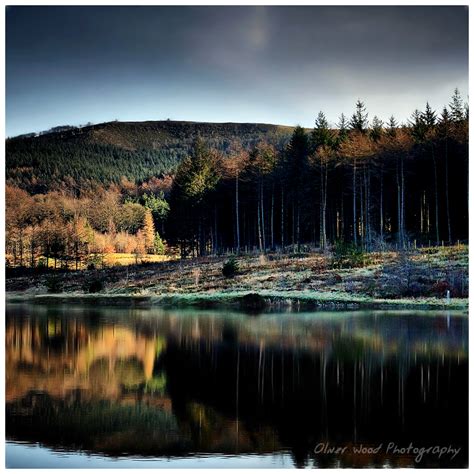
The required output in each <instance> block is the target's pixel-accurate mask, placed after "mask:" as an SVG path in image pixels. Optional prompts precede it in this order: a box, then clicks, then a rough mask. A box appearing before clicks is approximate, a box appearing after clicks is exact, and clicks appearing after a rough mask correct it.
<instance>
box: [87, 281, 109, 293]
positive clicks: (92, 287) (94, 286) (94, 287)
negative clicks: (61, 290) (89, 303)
mask: <svg viewBox="0 0 474 474" xmlns="http://www.w3.org/2000/svg"><path fill="white" fill-rule="evenodd" d="M82 288H83V290H84V291H85V292H87V293H99V292H100V291H102V290H103V289H104V282H103V281H102V280H101V279H99V278H93V279H92V280H89V281H86V282H84V285H83V286H82Z"/></svg>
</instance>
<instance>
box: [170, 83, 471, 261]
mask: <svg viewBox="0 0 474 474" xmlns="http://www.w3.org/2000/svg"><path fill="white" fill-rule="evenodd" d="M467 198H468V108H467V105H466V104H464V103H463V101H462V99H461V97H460V94H459V91H458V90H457V89H456V91H455V92H454V95H453V97H452V99H451V102H450V103H449V106H448V107H444V108H443V110H442V111H441V112H440V113H436V111H434V110H432V108H431V107H430V105H429V104H428V103H427V104H426V108H425V110H423V111H418V110H416V111H415V112H414V113H413V115H412V116H411V118H410V121H409V123H408V124H406V125H399V124H398V123H397V121H396V120H395V118H394V117H391V118H390V120H389V122H388V123H387V124H384V123H383V122H382V121H381V120H380V119H378V118H377V117H374V118H373V120H372V121H371V123H370V124H369V122H368V114H367V112H366V110H365V105H364V103H363V102H361V101H358V102H357V104H356V110H355V112H354V114H353V115H352V116H351V117H350V118H349V119H347V118H346V117H344V115H341V117H340V120H339V124H338V128H337V129H331V128H330V127H329V125H328V122H327V120H326V118H325V115H324V113H322V112H320V113H319V115H318V116H317V119H316V122H315V127H314V130H313V131H312V132H311V133H307V132H306V131H305V130H304V129H302V128H301V127H297V128H296V129H295V130H294V133H293V135H292V137H291V139H290V141H289V143H288V145H287V146H285V147H284V148H281V149H278V148H277V147H274V146H272V145H269V144H266V143H263V142H262V143H260V144H259V145H257V146H256V147H255V148H253V149H252V150H251V151H250V152H247V151H246V150H244V149H242V148H239V147H238V146H237V149H236V150H234V153H233V157H232V159H231V160H225V159H222V157H221V156H220V155H219V154H218V153H217V152H215V151H213V150H209V149H208V148H207V147H206V146H205V144H204V143H203V142H202V141H199V140H198V141H197V142H196V143H195V146H194V150H193V153H192V154H191V155H190V156H189V157H188V158H186V159H185V160H184V161H183V162H182V163H181V164H180V165H179V167H178V170H177V173H176V176H175V179H174V182H173V186H172V188H171V192H170V198H169V199H170V215H169V226H168V234H167V239H168V241H169V242H170V243H172V244H175V245H178V246H179V247H180V250H181V254H182V255H183V256H186V255H190V254H191V255H205V254H208V253H218V252H220V251H222V250H230V249H232V250H234V251H237V252H239V251H243V250H250V249H258V250H260V251H261V252H265V251H268V250H274V249H285V248H288V247H291V248H293V249H296V250H301V249H302V247H303V246H309V247H318V248H321V249H324V248H326V247H327V246H328V245H329V244H333V243H336V242H350V243H352V244H353V245H354V246H358V247H363V248H364V249H366V250H368V251H370V250H372V249H375V248H381V247H384V246H385V245H387V244H391V245H394V246H395V245H396V246H397V247H399V248H403V247H405V246H407V245H408V243H409V242H413V241H414V240H416V241H417V242H418V243H420V244H433V245H440V244H442V243H446V244H447V243H452V242H454V241H455V240H457V239H466V238H467V235H468V222H467V219H468V207H467V204H468V202H467V201H468V199H467Z"/></svg>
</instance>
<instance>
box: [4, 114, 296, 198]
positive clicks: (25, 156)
mask: <svg viewBox="0 0 474 474" xmlns="http://www.w3.org/2000/svg"><path fill="white" fill-rule="evenodd" d="M292 131H293V128H292V127H286V126H280V125H271V124H258V123H199V122H183V121H179V122H178V121H171V120H166V121H148V122H107V123H102V124H98V125H89V126H85V127H80V128H79V127H68V126H64V127H55V128H54V129H51V130H50V131H48V132H43V133H42V134H39V135H36V134H27V135H22V136H19V137H14V138H10V139H8V140H7V141H6V179H7V181H8V182H9V183H11V184H15V185H17V186H20V187H21V188H23V189H26V190H28V191H29V192H33V193H39V192H45V191H47V190H50V189H56V188H61V187H63V186H69V187H71V186H73V187H74V186H78V187H84V186H87V185H88V184H90V183H91V182H100V183H102V184H106V185H107V184H110V183H114V182H119V181H120V179H121V178H122V177H123V176H125V177H127V178H128V179H131V180H135V181H144V180H147V179H148V178H150V177H152V176H160V175H164V174H169V173H172V172H173V171H174V170H175V169H176V166H177V164H178V163H179V162H180V160H182V159H183V157H185V156H186V155H187V154H188V153H189V151H190V147H191V145H192V143H193V141H194V139H195V138H196V137H197V136H200V137H201V138H203V139H204V141H205V142H206V143H207V144H208V145H209V146H210V147H212V148H215V149H217V150H219V151H221V152H223V153H224V154H228V153H229V152H230V150H231V149H232V147H233V146H234V145H235V144H237V145H240V146H242V147H243V148H245V149H249V148H251V147H252V146H254V145H255V144H256V143H258V142H259V141H262V140H265V141H267V142H269V143H271V144H273V145H275V146H277V147H281V146H283V145H284V144H285V143H286V142H287V141H288V139H289V137H290V134H291V132H292Z"/></svg>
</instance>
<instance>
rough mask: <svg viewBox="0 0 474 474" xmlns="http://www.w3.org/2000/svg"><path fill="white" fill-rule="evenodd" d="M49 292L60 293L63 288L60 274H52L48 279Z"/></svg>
mask: <svg viewBox="0 0 474 474" xmlns="http://www.w3.org/2000/svg"><path fill="white" fill-rule="evenodd" d="M46 288H48V293H59V292H60V291H61V290H62V289H63V284H62V281H61V278H60V277H59V276H58V275H51V276H50V277H48V278H47V279H46Z"/></svg>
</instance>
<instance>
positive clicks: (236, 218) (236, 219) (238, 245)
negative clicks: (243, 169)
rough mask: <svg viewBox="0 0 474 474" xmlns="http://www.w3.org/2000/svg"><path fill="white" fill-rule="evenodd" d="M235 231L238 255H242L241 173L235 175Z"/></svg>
mask: <svg viewBox="0 0 474 474" xmlns="http://www.w3.org/2000/svg"><path fill="white" fill-rule="evenodd" d="M235 229H236V235H237V253H240V222H239V172H238V171H237V172H236V174H235Z"/></svg>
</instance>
